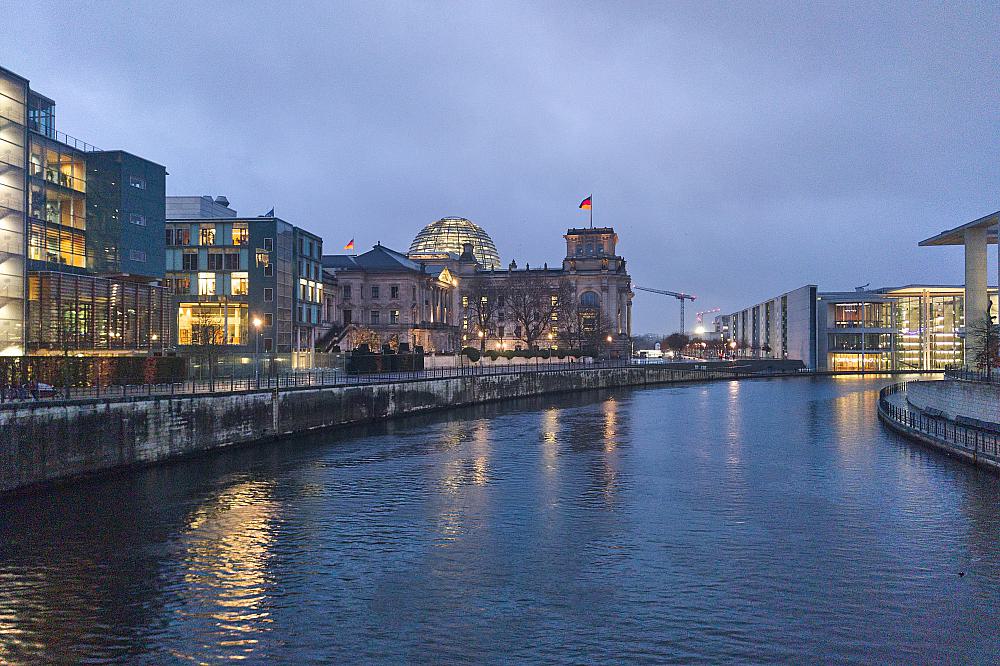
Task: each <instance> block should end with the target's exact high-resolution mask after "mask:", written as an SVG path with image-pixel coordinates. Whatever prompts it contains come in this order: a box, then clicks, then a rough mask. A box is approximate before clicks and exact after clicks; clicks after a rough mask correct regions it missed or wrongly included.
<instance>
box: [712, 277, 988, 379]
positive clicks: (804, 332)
mask: <svg viewBox="0 0 1000 666" xmlns="http://www.w3.org/2000/svg"><path fill="white" fill-rule="evenodd" d="M986 294H987V298H988V299H989V300H991V301H992V302H993V312H996V311H997V292H996V289H995V288H993V287H990V288H988V289H987V292H986ZM985 309H986V308H985V307H983V310H984V311H985ZM965 311H966V309H965V289H964V288H963V287H962V286H955V285H921V284H912V285H906V286H903V287H884V288H880V289H870V290H869V289H860V290H855V291H847V292H821V291H819V290H818V289H817V287H816V285H805V286H803V287H799V288H798V289H795V290H792V291H790V292H787V293H785V294H781V295H780V296H776V297H774V298H771V299H767V300H765V301H763V302H761V303H758V304H756V305H751V306H749V307H747V308H744V309H742V310H740V311H738V312H735V313H732V314H727V315H721V316H718V317H716V318H715V327H716V331H718V332H719V334H720V335H721V337H722V338H723V340H725V341H726V342H727V343H728V344H729V345H730V346H731V347H732V350H733V352H734V353H735V354H737V355H739V356H749V357H764V358H787V359H798V360H801V361H802V362H803V363H804V364H805V365H806V367H808V368H810V369H815V370H866V371H876V370H943V369H945V368H947V367H949V366H955V365H962V364H963V363H964V360H965V349H964V345H963V332H964V328H965Z"/></svg>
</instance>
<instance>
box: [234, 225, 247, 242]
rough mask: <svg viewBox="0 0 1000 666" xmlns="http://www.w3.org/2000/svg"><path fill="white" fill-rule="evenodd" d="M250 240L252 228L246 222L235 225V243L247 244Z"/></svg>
mask: <svg viewBox="0 0 1000 666" xmlns="http://www.w3.org/2000/svg"><path fill="white" fill-rule="evenodd" d="M249 242H250V230H249V229H247V225H246V224H234V225H233V245H246V244H247V243H249Z"/></svg>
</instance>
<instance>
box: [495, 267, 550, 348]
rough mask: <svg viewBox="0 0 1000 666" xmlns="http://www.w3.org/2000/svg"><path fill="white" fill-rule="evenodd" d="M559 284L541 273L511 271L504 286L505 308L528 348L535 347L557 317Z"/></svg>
mask: <svg viewBox="0 0 1000 666" xmlns="http://www.w3.org/2000/svg"><path fill="white" fill-rule="evenodd" d="M560 295H561V294H560V283H559V282H557V281H556V280H553V279H551V278H549V277H547V276H546V275H544V274H535V275H532V274H530V273H529V272H528V271H523V272H512V273H511V274H510V276H509V277H508V279H507V281H506V285H505V288H504V301H505V310H506V312H507V313H509V315H510V317H509V318H510V319H511V320H512V321H513V322H514V324H515V325H516V326H517V328H518V329H519V335H518V336H517V337H519V338H520V339H521V340H523V341H524V344H525V345H526V346H527V347H528V349H533V348H534V347H536V346H537V343H538V341H539V340H541V339H542V336H544V335H545V333H546V332H547V331H548V330H549V328H550V327H551V325H552V321H553V320H552V315H553V314H556V315H557V316H558V311H559V303H560Z"/></svg>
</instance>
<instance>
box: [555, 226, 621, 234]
mask: <svg viewBox="0 0 1000 666" xmlns="http://www.w3.org/2000/svg"><path fill="white" fill-rule="evenodd" d="M613 233H615V230H614V228H613V227H581V228H579V229H576V228H573V229H567V230H566V235H567V236H570V235H577V234H581V235H588V234H601V235H604V234H613Z"/></svg>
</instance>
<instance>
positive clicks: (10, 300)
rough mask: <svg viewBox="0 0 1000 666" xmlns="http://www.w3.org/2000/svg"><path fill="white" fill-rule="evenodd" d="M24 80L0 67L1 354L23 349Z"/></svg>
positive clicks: (26, 84)
mask: <svg viewBox="0 0 1000 666" xmlns="http://www.w3.org/2000/svg"><path fill="white" fill-rule="evenodd" d="M27 98H28V82H27V81H25V80H24V79H22V78H20V77H18V76H16V75H14V74H11V73H9V72H7V71H6V70H3V69H0V355H5V356H9V355H18V354H22V353H23V352H24V314H25V306H26V303H25V298H24V288H25V271H26V269H27V267H26V262H25V256H24V254H25V234H26V229H25V198H26V197H25V192H26V180H27V179H26V175H25V158H26V150H25V147H26V145H27V141H28V135H27V126H26V125H25V122H26V115H27Z"/></svg>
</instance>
